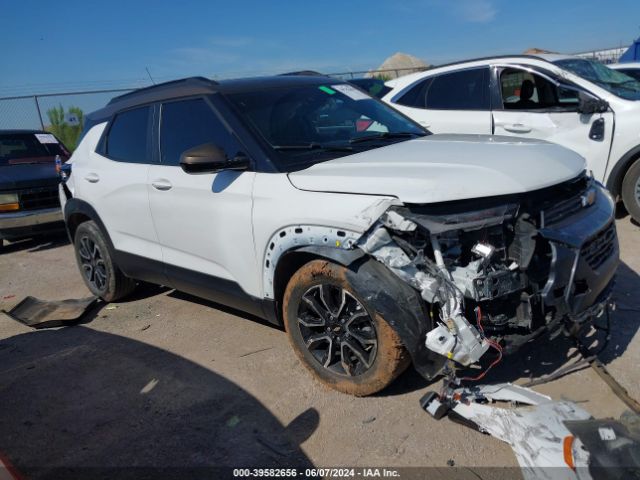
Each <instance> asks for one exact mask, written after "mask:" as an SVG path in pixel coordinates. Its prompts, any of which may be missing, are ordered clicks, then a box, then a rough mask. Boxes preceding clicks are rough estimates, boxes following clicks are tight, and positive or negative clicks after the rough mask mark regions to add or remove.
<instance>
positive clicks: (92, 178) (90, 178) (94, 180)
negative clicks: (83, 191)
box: [84, 172, 100, 183]
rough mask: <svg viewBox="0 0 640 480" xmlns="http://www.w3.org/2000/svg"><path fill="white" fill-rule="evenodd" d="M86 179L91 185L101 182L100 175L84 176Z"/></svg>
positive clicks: (90, 174) (88, 174) (89, 174)
mask: <svg viewBox="0 0 640 480" xmlns="http://www.w3.org/2000/svg"><path fill="white" fill-rule="evenodd" d="M84 179H85V180H86V181H87V182H89V183H98V182H99V181H100V177H99V176H98V174H97V173H93V172H91V173H87V174H86V175H85V176H84Z"/></svg>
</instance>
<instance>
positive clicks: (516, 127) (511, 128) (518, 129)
mask: <svg viewBox="0 0 640 480" xmlns="http://www.w3.org/2000/svg"><path fill="white" fill-rule="evenodd" d="M504 129H505V130H506V131H507V132H511V133H529V132H530V131H531V127H529V126H527V125H524V124H523V123H514V124H512V125H505V126H504Z"/></svg>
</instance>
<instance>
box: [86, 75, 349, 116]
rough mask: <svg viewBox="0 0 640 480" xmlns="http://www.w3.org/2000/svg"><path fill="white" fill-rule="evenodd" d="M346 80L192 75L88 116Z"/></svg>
mask: <svg viewBox="0 0 640 480" xmlns="http://www.w3.org/2000/svg"><path fill="white" fill-rule="evenodd" d="M335 83H344V82H343V81H342V80H337V79H333V78H330V77H325V76H319V75H313V74H311V75H300V74H299V73H297V72H296V73H293V74H290V75H287V74H285V75H277V76H270V77H253V78H242V79H235V80H223V81H220V82H217V81H215V80H209V79H207V78H204V77H189V78H183V79H181V80H174V81H171V82H165V83H160V84H158V85H152V86H150V87H145V88H140V89H138V90H134V91H132V92H129V93H125V94H124V95H120V96H118V97H114V98H113V99H111V101H110V102H109V103H108V104H107V105H106V106H105V107H104V108H102V109H100V110H97V111H95V112H92V113H91V114H89V115H87V118H88V119H89V120H90V121H91V122H95V123H97V122H101V121H104V120H107V119H108V118H110V117H111V116H113V114H114V113H116V112H118V111H120V110H124V109H127V108H131V107H135V106H138V105H144V104H147V103H152V102H158V101H162V100H170V99H173V98H180V97H189V96H192V95H208V94H212V93H216V92H220V93H240V92H246V91H256V90H264V89H268V88H278V87H290V86H296V85H321V84H327V85H332V84H335Z"/></svg>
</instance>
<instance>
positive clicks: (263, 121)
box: [226, 84, 428, 171]
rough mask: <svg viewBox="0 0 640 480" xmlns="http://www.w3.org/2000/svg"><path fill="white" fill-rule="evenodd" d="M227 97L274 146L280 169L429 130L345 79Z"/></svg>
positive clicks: (312, 162) (300, 167) (377, 145)
mask: <svg viewBox="0 0 640 480" xmlns="http://www.w3.org/2000/svg"><path fill="white" fill-rule="evenodd" d="M226 98H228V99H229V101H230V102H231V103H232V105H233V106H234V107H235V108H236V110H237V111H238V112H239V114H240V115H241V117H242V118H243V119H244V120H245V122H246V123H248V124H249V125H250V126H251V127H252V128H254V129H255V130H256V131H257V132H258V133H259V135H260V136H261V137H262V138H263V139H264V140H265V142H266V143H267V144H268V145H269V147H270V148H271V149H272V150H274V151H275V157H276V158H275V159H276V163H278V167H279V169H280V170H282V171H293V170H299V169H302V168H306V167H308V166H310V165H313V164H314V163H318V162H321V161H326V160H331V159H333V158H337V157H339V156H344V155H349V154H351V153H357V152H361V151H364V150H368V149H372V148H378V147H381V146H384V145H388V144H390V143H394V142H399V141H403V140H407V139H410V138H414V137H417V136H424V135H427V134H428V132H427V131H426V130H424V129H423V128H422V127H420V126H419V125H418V124H416V123H414V122H413V121H412V120H409V119H408V118H406V117H405V116H404V115H402V114H400V113H398V112H396V111H395V110H393V109H392V108H390V107H388V106H386V105H385V104H383V103H381V102H379V101H378V100H374V99H373V98H371V97H370V96H369V95H367V94H366V93H364V92H362V91H361V90H359V89H357V88H355V87H354V86H352V85H348V84H337V85H336V84H327V85H302V86H295V87H282V88H273V89H269V90H262V91H251V92H242V93H234V94H228V95H226Z"/></svg>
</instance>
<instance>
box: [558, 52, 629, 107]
mask: <svg viewBox="0 0 640 480" xmlns="http://www.w3.org/2000/svg"><path fill="white" fill-rule="evenodd" d="M554 63H555V64H556V65H558V66H559V67H562V68H564V69H566V70H569V71H570V72H571V73H574V74H576V75H578V76H580V77H582V78H584V79H585V80H589V81H590V82H593V83H595V84H596V85H598V86H600V87H602V88H604V89H605V90H608V91H609V92H611V93H613V94H614V95H616V96H618V97H620V98H624V99H626V100H640V82H638V81H637V80H636V79H634V78H631V77H630V76H628V75H625V74H624V73H622V72H618V71H616V70H613V69H611V68H609V67H607V66H605V65H603V64H602V63H599V62H596V61H593V60H585V59H583V58H566V59H563V60H557V61H556V62H554Z"/></svg>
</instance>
